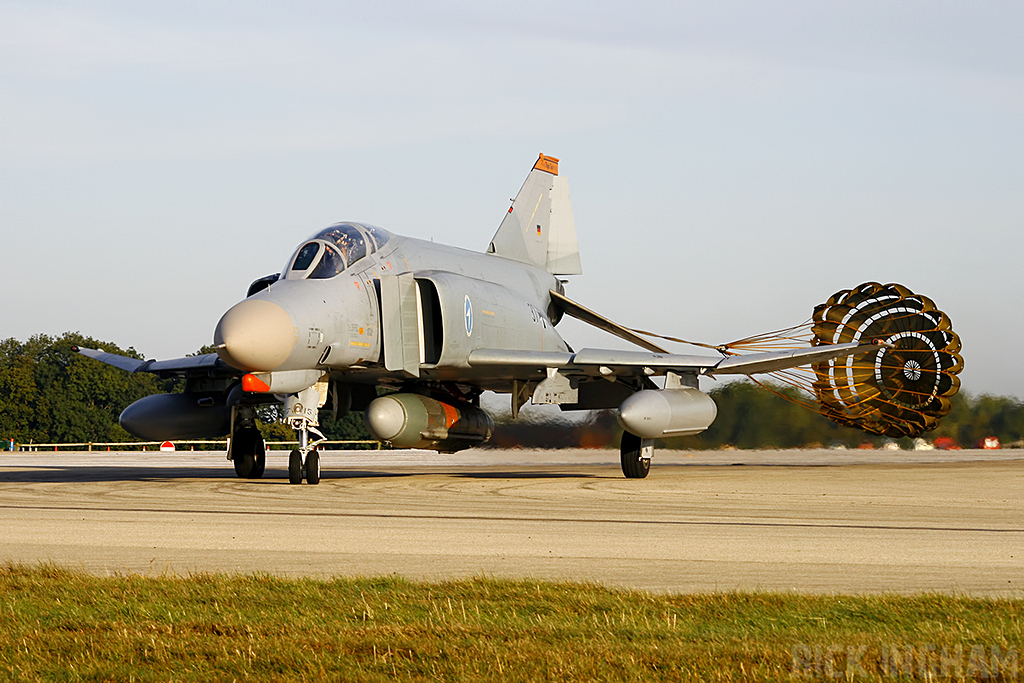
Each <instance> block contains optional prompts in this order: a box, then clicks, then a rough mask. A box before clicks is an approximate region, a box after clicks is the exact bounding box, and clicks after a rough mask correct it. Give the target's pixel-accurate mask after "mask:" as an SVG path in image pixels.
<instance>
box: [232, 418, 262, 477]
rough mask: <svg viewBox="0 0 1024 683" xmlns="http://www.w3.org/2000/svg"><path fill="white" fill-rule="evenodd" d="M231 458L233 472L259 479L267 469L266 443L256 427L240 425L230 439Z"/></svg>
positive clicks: (240, 475)
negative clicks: (233, 465) (233, 467)
mask: <svg viewBox="0 0 1024 683" xmlns="http://www.w3.org/2000/svg"><path fill="white" fill-rule="evenodd" d="M231 460H232V462H234V464H235V474H237V475H238V476H239V477H241V478H243V479H259V478H260V477H262V476H263V472H264V471H265V470H266V469H267V445H266V443H264V441H263V435H262V434H260V430H259V429H257V428H256V427H242V428H241V429H239V430H238V431H237V432H236V433H235V434H234V436H233V438H232V439H231Z"/></svg>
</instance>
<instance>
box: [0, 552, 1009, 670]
mask: <svg viewBox="0 0 1024 683" xmlns="http://www.w3.org/2000/svg"><path fill="white" fill-rule="evenodd" d="M1022 614H1024V601H1021V600H984V599H967V598H954V597H948V596H941V595H928V596H920V597H900V596H892V595H887V596H874V597H871V596H867V597H822V596H805V595H785V594H774V593H721V594H712V595H654V594H649V593H644V592H636V591H618V590H610V589H606V588H601V587H598V586H595V585H585V584H569V583H549V582H539V581H502V580H493V579H484V578H477V579H467V580H460V581H449V582H445V583H437V584H430V583H417V582H412V581H407V580H404V579H400V578H376V579H335V580H329V581H323V580H312V579H284V578H278V577H273V576H265V575H245V576H234V575H219V574H217V575H199V576H194V577H190V578H174V577H165V578H151V577H143V576H116V577H94V576H89V575H86V574H81V573H75V572H70V571H66V570H63V569H59V568H55V567H49V566H43V567H38V568H29V567H24V566H11V565H8V566H6V567H0V679H8V680H18V681H31V680H40V679H45V680H61V681H79V680H86V681H89V680H97V681H100V680H103V681H105V680H118V681H121V680H124V681H127V680H143V681H145V680H180V681H199V680H245V681H253V680H274V681H278V680H284V681H287V680H296V681H298V680H370V681H373V680H380V681H383V680H391V679H394V678H400V679H411V680H459V679H461V680H479V679H491V680H503V681H504V680H524V681H525V680H531V681H532V680H588V681H589V680H645V681H646V680H776V679H791V678H793V675H794V672H795V674H796V677H797V678H803V679H824V678H826V677H830V676H832V675H835V676H837V677H843V678H847V679H850V678H852V679H855V680H856V679H860V680H871V679H876V680H877V679H881V680H899V679H902V678H928V674H929V673H930V674H931V676H932V678H938V679H940V680H961V679H967V680H972V679H977V680H999V679H1010V680H1018V679H1019V677H1020V674H1021V672H1020V668H1021V666H1020V665H1019V664H1018V661H1017V657H1018V655H1019V653H1020V648H1021V645H1022V641H1024V638H1022V632H1021V617H1022ZM1020 664H1024V661H1022V662H1021V663H1020Z"/></svg>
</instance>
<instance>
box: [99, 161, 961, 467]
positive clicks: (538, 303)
mask: <svg viewBox="0 0 1024 683" xmlns="http://www.w3.org/2000/svg"><path fill="white" fill-rule="evenodd" d="M578 274H582V268H581V264H580V256H579V250H578V247H577V240H576V229H575V226H574V223H573V218H572V207H571V204H570V200H569V192H568V186H567V185H566V182H565V179H564V177H562V176H559V175H558V160H557V159H555V158H553V157H548V156H545V155H543V154H541V155H540V157H539V158H538V160H537V162H536V163H535V164H534V166H533V168H532V169H531V170H530V173H529V175H528V176H527V178H526V182H525V183H524V184H523V186H522V188H521V189H520V191H519V194H518V195H517V196H516V198H515V199H514V200H513V202H512V206H511V207H510V208H509V210H508V213H507V214H506V215H505V217H504V220H502V222H501V224H500V226H499V227H498V231H497V232H496V233H495V235H494V237H493V239H492V240H491V243H490V246H489V247H488V249H487V251H486V252H485V253H477V252H472V251H467V250H464V249H459V248H456V247H450V246H443V245H440V244H435V243H433V242H427V241H423V240H419V239H414V238H411V237H402V236H399V235H395V234H391V233H389V232H387V231H385V230H382V229H381V228H378V227H375V226H372V225H368V224H365V223H350V222H346V223H338V224H336V225H332V226H330V227H327V228H325V229H323V230H321V231H320V232H318V233H316V234H315V235H313V236H312V237H310V238H309V239H308V240H305V241H303V242H302V244H300V245H299V247H298V249H296V250H295V252H294V253H293V254H292V256H291V257H290V258H289V259H288V261H287V263H286V264H285V267H284V270H283V271H282V272H281V273H278V274H274V275H270V276H268V277H264V278H261V279H259V280H257V281H255V282H253V283H252V285H251V286H250V287H249V290H248V293H247V296H246V298H245V299H244V300H243V301H241V302H239V303H238V304H236V305H234V306H233V307H232V308H230V309H229V310H228V311H227V312H226V313H225V314H224V315H223V317H222V318H221V319H220V322H219V323H218V324H217V328H216V330H215V332H214V348H215V349H216V353H211V354H207V355H201V356H194V357H186V358H179V359H175V360H165V361H153V360H147V361H142V360H137V359H132V358H127V357H124V356H118V355H115V354H111V353H106V352H102V351H96V350H92V349H85V348H82V349H79V352H80V353H82V354H84V355H86V356H89V357H91V358H95V359H97V360H100V361H102V362H104V363H108V364H110V365H114V366H116V367H119V368H121V369H124V370H127V371H129V372H149V373H155V374H157V375H159V376H161V377H165V378H166V377H179V378H184V380H185V390H184V392H183V393H178V394H157V395H153V396H148V397H146V398H143V399H141V400H139V401H136V402H135V403H133V404H132V405H130V406H128V407H127V408H126V409H125V410H124V412H123V413H122V414H121V418H120V422H121V425H122V426H123V427H124V428H125V429H126V430H127V431H129V432H130V433H132V434H134V435H136V436H139V437H141V438H145V439H154V440H164V439H199V438H214V437H221V436H224V435H229V437H230V438H229V442H228V443H229V446H228V459H230V460H231V461H232V462H233V463H234V467H235V471H236V473H237V474H238V476H239V477H248V478H256V477H261V476H262V475H263V472H264V468H265V466H266V447H265V443H264V440H263V438H262V436H261V435H260V432H259V430H258V428H257V426H256V424H257V423H256V413H257V408H258V407H260V406H261V405H266V404H274V403H276V404H279V405H280V404H283V419H284V420H285V421H286V422H287V423H288V424H289V426H291V427H292V428H294V429H295V430H296V432H297V434H298V440H299V448H298V449H296V450H293V451H292V452H291V454H290V458H289V467H288V473H289V480H290V481H291V482H292V483H293V484H298V483H301V482H302V480H303V478H305V480H306V481H307V482H308V483H310V484H316V483H318V482H319V481H320V460H319V456H318V453H317V450H316V446H317V444H319V443H320V442H322V441H323V440H324V439H323V436H322V434H321V433H320V432H319V431H318V429H317V427H318V425H319V413H320V411H321V410H322V409H327V410H332V411H334V413H335V414H344V413H345V412H346V411H349V410H357V411H360V410H361V411H364V420H365V423H366V427H367V429H368V430H369V432H370V434H372V435H373V437H374V438H375V439H378V440H379V441H382V442H386V443H389V444H391V445H393V446H396V447H401V448H423V449H432V450H437V451H441V452H455V451H458V450H460V449H465V448H471V447H473V446H478V445H480V444H482V443H484V442H485V441H487V440H488V438H490V436H491V433H492V431H493V429H494V422H493V421H492V419H491V417H490V416H489V415H488V414H487V413H486V412H484V411H483V410H482V409H481V408H480V395H481V394H482V393H483V392H484V391H493V392H498V393H504V394H511V398H512V401H511V405H512V413H513V416H517V415H518V413H519V410H520V408H521V407H522V406H523V405H524V404H525V403H526V402H527V401H530V400H532V401H533V403H537V404H556V405H558V406H560V407H561V408H562V409H563V410H590V409H615V410H617V415H618V419H619V422H620V423H621V425H622V427H623V428H624V430H625V432H624V433H623V436H622V443H621V449H620V450H621V460H622V471H623V473H624V474H625V476H626V477H630V478H642V477H646V476H647V473H648V471H649V469H650V463H651V456H652V455H653V442H654V439H657V438H660V437H671V436H685V435H690V434H697V433H699V432H701V431H703V430H705V429H707V427H708V426H710V425H711V423H712V421H713V420H714V419H715V416H716V413H717V408H716V406H715V403H714V401H712V399H711V398H710V397H709V396H707V395H706V394H704V393H703V392H701V391H700V390H699V388H698V386H697V378H698V376H700V375H704V376H715V377H717V376H723V375H753V374H756V373H766V372H773V371H779V370H784V369H787V368H794V367H797V366H802V365H808V364H816V365H815V367H816V368H832V367H834V366H836V365H837V364H838V365H842V362H843V361H842V359H844V358H862V357H866V356H871V355H872V354H874V355H875V356H877V355H880V354H882V353H883V352H884V351H885V350H886V349H892V348H894V347H895V346H898V345H899V342H900V340H902V339H904V336H900V335H889V337H886V338H885V339H882V338H880V337H879V336H877V335H873V334H870V333H865V334H863V335H861V334H852V335H851V334H849V333H844V334H838V333H837V335H836V336H835V338H833V339H830V340H827V341H821V340H819V341H818V342H817V345H814V346H809V347H806V346H805V347H804V348H796V349H792V348H790V349H786V350H776V351H768V352H760V353H749V354H745V355H719V356H713V355H680V354H674V353H670V352H668V351H667V350H665V349H664V348H662V347H660V346H658V345H656V344H654V343H653V342H651V341H650V340H649V339H647V338H645V337H643V336H640V335H639V334H637V333H636V332H635V331H633V330H630V329H628V328H625V327H623V326H621V325H618V324H616V323H614V322H612V321H611V320H608V319H607V318H605V317H603V316H601V315H599V314H597V313H595V312H593V311H591V310H589V309H587V308H585V307H583V306H582V305H580V304H578V303H576V302H574V301H573V300H571V299H569V298H568V297H566V295H565V290H564V288H563V282H564V281H562V280H560V279H559V276H565V275H578ZM893 286H895V287H899V286H898V285H893ZM862 287H863V286H862ZM856 291H857V292H860V289H858V290H856ZM847 292H848V293H849V291H847ZM908 293H909V290H908ZM840 294H842V293H840ZM837 296H839V295H837ZM833 298H834V299H835V297H833ZM862 298H863V297H862ZM883 298H885V297H883ZM830 301H831V300H830ZM819 308H820V307H819ZM847 308H850V306H847ZM854 308H856V307H855V306H854ZM903 308H906V306H904V307H903ZM844 310H845V309H844ZM901 310H903V309H901ZM563 315H570V316H573V317H576V318H579V319H581V320H583V321H585V322H587V323H590V324H592V325H595V326H597V327H599V328H601V329H603V330H605V331H608V332H610V333H612V334H614V335H617V336H619V337H621V338H623V339H626V340H628V341H630V342H632V343H634V344H636V345H637V346H639V347H640V348H641V349H643V350H633V351H618V350H603V349H581V350H579V351H576V350H573V349H572V348H571V347H570V346H569V344H567V343H566V342H565V340H563V339H562V337H561V336H560V335H559V334H558V332H557V331H556V326H557V325H558V322H559V320H560V319H561V318H562V317H563ZM849 317H850V316H848V315H847V316H846V319H849ZM873 319H874V318H872V320H873ZM826 323H827V324H831V323H828V322H827V321H826ZM840 324H841V323H840ZM830 329H831V330H833V331H834V329H835V325H834V324H832V327H831V328H830ZM950 334H952V333H951V332H950ZM883 336H884V335H883ZM886 339H892V340H895V342H896V343H895V344H894V343H892V342H891V341H890V342H887V341H886ZM957 343H958V342H957ZM890 355H892V354H890ZM872 357H873V356H872ZM957 357H958V356H957ZM899 362H900V363H903V365H900V366H899V368H897V369H898V370H901V371H903V372H904V374H906V373H907V372H908V370H907V368H908V367H909V368H911V371H910V373H911V374H910V375H907V376H908V377H910V376H912V375H913V373H914V372H916V373H917V375H918V379H920V375H921V374H922V372H923V373H924V374H925V380H926V382H927V380H929V379H934V378H935V377H936V376H937V375H936V374H935V373H932V374H928V371H929V367H930V366H929V365H928V362H927V360H924V361H923V362H919V361H913V362H909V361H905V359H902V358H901V359H900V361H899ZM875 365H876V366H877V365H878V364H877V363H875ZM843 367H846V366H843ZM849 367H854V366H849ZM922 367H923V370H922ZM955 369H956V370H958V368H955ZM940 370H943V369H942V368H940ZM945 370H948V368H945ZM843 372H845V370H843ZM836 374H841V373H840V372H837V373H836ZM847 374H849V373H847ZM942 376H943V377H948V376H950V375H949V373H948V372H947V373H944V374H943V375H942ZM655 378H664V380H663V382H661V384H658V383H656V382H655V381H654V379H655ZM953 379H955V376H954V377H953ZM659 381H660V380H659ZM378 387H383V388H386V389H390V390H392V391H391V393H385V394H383V395H380V396H378V391H377V388H378ZM948 389H949V387H948V386H946V385H943V386H941V387H937V388H932V389H930V390H929V391H931V397H930V398H931V399H934V398H935V397H936V396H939V395H940V394H942V395H943V396H945V395H948V394H949V391H948ZM833 393H834V394H835V392H833ZM840 393H841V392H840ZM836 395H839V394H836ZM940 398H941V396H940ZM849 403H851V401H849V400H847V401H846V403H845V404H849ZM845 404H843V405H845ZM841 407H842V406H840V412H841ZM823 412H824V411H823ZM833 412H835V411H833ZM947 412H948V408H947ZM830 417H833V418H835V417H836V415H830ZM840 417H841V416H840ZM875 431H877V430H875Z"/></svg>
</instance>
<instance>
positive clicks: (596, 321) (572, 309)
mask: <svg viewBox="0 0 1024 683" xmlns="http://www.w3.org/2000/svg"><path fill="white" fill-rule="evenodd" d="M550 294H551V300H552V301H554V302H555V305H556V306H558V307H559V308H560V309H562V311H564V312H565V313H566V314H567V315H571V316H572V317H573V318H576V319H577V320H581V321H583V322H585V323H587V324H589V325H593V326H594V327H596V328H597V329H599V330H604V331H605V332H608V333H609V334H614V335H615V336H616V337H618V338H619V339H625V340H626V341H628V342H630V343H631V344H636V345H637V346H639V347H642V348H645V349H647V350H648V351H654V352H655V353H668V351H667V350H666V349H663V348H661V347H660V346H658V345H657V344H655V343H654V342H652V341H649V340H647V339H645V338H644V337H641V336H640V335H638V334H636V333H635V332H633V331H632V330H630V329H628V328H626V327H623V326H622V325H620V324H618V323H617V322H614V321H612V320H609V319H608V318H606V317H604V316H603V315H601V314H599V313H595V312H594V311H592V310H590V309H589V308H587V307H585V306H583V305H582V304H578V303H576V302H575V301H573V300H572V299H570V298H569V297H567V296H565V295H564V294H559V293H558V292H556V291H555V290H551V292H550Z"/></svg>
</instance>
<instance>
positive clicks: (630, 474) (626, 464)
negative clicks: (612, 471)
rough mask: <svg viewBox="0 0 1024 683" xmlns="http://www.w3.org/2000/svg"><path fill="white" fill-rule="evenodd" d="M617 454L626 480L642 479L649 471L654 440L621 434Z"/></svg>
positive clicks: (627, 433)
mask: <svg viewBox="0 0 1024 683" xmlns="http://www.w3.org/2000/svg"><path fill="white" fill-rule="evenodd" d="M619 454H620V459H621V461H622V473H623V474H624V475H626V479H643V478H644V477H646V476H647V475H648V473H650V471H651V456H653V455H654V439H642V438H640V437H639V436H637V435H635V434H631V433H629V432H622V443H621V445H620V446H619Z"/></svg>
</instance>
